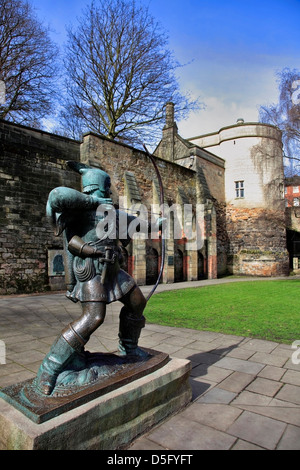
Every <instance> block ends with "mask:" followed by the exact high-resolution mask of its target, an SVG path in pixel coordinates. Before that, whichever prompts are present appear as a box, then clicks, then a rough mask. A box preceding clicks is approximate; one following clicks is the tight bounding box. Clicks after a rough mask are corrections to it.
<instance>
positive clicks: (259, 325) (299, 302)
mask: <svg viewBox="0 0 300 470" xmlns="http://www.w3.org/2000/svg"><path fill="white" fill-rule="evenodd" d="M145 316H146V318H147V321H148V322H149V323H158V324H160V325H168V326H174V327H184V328H192V329H196V330H206V331H215V332H221V333H224V334H233V335H238V336H247V337H252V338H261V339H267V340H271V341H277V342H281V343H287V344H291V343H292V342H293V341H295V340H297V339H298V340H300V280H298V279H287V280H278V281H277V280H276V281H271V280H268V281H241V282H235V283H226V284H219V285H214V286H204V287H197V288H187V289H180V290H173V291H166V292H163V293H160V294H156V295H154V296H153V297H152V298H151V300H150V301H149V303H148V305H147V308H146V310H145Z"/></svg>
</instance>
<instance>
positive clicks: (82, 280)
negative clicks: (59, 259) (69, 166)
mask: <svg viewBox="0 0 300 470" xmlns="http://www.w3.org/2000/svg"><path fill="white" fill-rule="evenodd" d="M52 193H53V194H52ZM52 193H50V196H49V199H48V208H49V209H48V211H50V212H52V215H53V213H55V214H56V221H57V222H58V226H59V228H58V232H59V233H61V232H62V231H63V230H64V244H65V271H66V282H67V284H68V285H69V286H72V287H73V290H72V291H71V290H70V291H69V292H68V294H67V296H68V298H69V299H71V300H73V301H74V302H77V301H80V302H101V301H103V300H104V298H103V286H104V291H105V294H106V295H105V302H106V303H111V302H114V301H115V300H119V299H120V298H122V297H123V296H124V295H126V294H127V293H128V292H129V291H130V290H131V289H132V288H133V287H134V286H136V283H135V281H134V279H133V278H132V277H131V276H130V275H129V274H128V273H126V272H125V271H124V270H123V269H121V268H120V262H121V259H122V254H121V248H120V244H121V245H122V246H123V247H125V246H126V245H128V243H129V242H130V237H129V235H128V227H129V224H130V222H131V221H132V220H133V219H134V218H135V217H132V216H128V215H127V214H125V216H124V213H121V212H120V211H119V210H115V209H114V208H113V205H112V202H111V201H110V200H107V199H106V200H105V201H104V204H103V205H100V206H99V201H95V200H94V199H92V198H91V196H89V195H87V194H83V193H80V192H78V191H76V190H73V189H70V188H56V189H55V190H54V191H53V192H52ZM99 208H100V210H99ZM105 209H107V210H105ZM109 211H111V216H110V217H107V213H108V212H109ZM104 214H105V215H104ZM121 215H122V217H121ZM121 219H122V226H121V225H120V220H121ZM106 221H107V223H106ZM74 236H78V237H80V239H81V240H82V241H83V242H85V243H86V244H88V245H89V246H91V247H93V248H95V249H96V250H97V255H93V256H80V255H74V254H72V253H71V252H70V250H69V249H68V243H69V242H70V240H71V239H72V238H73V237H74ZM107 248H109V258H110V259H111V262H109V263H105V262H103V261H102V262H101V259H102V258H105V257H106V252H107ZM98 253H99V254H98ZM104 269H105V270H106V272H105V278H104V282H103V284H102V279H101V278H102V274H103V270H104Z"/></svg>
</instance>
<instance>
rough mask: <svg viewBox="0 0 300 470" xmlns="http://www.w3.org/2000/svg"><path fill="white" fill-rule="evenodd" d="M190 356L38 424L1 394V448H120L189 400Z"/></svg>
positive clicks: (173, 360)
mask: <svg viewBox="0 0 300 470" xmlns="http://www.w3.org/2000/svg"><path fill="white" fill-rule="evenodd" d="M189 374H190V361H187V360H185V359H173V358H172V359H170V361H169V362H167V364H166V365H164V366H163V367H162V368H160V369H158V370H156V371H154V372H152V373H150V374H148V375H146V376H144V377H142V378H139V379H137V380H135V381H133V382H131V383H128V384H126V385H124V386H123V387H120V388H118V389H116V390H114V391H111V392H109V393H107V394H105V395H104V396H100V397H98V398H96V399H94V400H91V401H89V402H88V403H85V404H84V405H81V406H79V407H76V408H75V409H72V410H70V411H67V412H66V413H63V414H62V415H60V416H57V417H54V418H52V419H50V420H48V421H46V422H44V423H41V424H37V423H35V422H33V421H32V420H31V419H30V418H29V417H27V416H26V415H25V414H23V413H21V412H20V411H18V410H17V409H16V408H15V407H13V406H12V405H10V404H9V403H7V402H6V401H4V400H3V399H0V450H115V449H119V448H124V447H126V446H127V445H129V443H130V442H132V440H134V439H135V438H136V437H137V436H139V435H140V434H142V433H144V432H146V431H148V430H149V429H151V428H152V427H153V426H154V425H156V424H158V423H159V422H160V421H162V420H163V419H165V418H167V417H168V416H170V415H171V414H173V413H175V412H177V411H178V410H180V409H181V408H183V407H184V406H186V405H187V404H188V403H189V401H190V400H191V396H192V394H191V388H190V384H189Z"/></svg>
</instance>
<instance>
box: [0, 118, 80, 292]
mask: <svg viewBox="0 0 300 470" xmlns="http://www.w3.org/2000/svg"><path fill="white" fill-rule="evenodd" d="M66 160H79V143H78V142H75V141H72V140H69V139H65V138H63V137H59V136H55V135H52V134H48V133H45V132H42V131H38V130H35V129H31V128H27V127H24V126H20V125H15V124H12V123H8V122H5V121H0V295H1V294H14V293H24V292H33V291H43V290H44V289H45V288H47V286H48V284H49V278H48V261H49V254H50V253H52V254H55V253H58V254H59V253H60V250H61V249H62V242H61V238H57V237H55V236H54V234H53V228H52V227H51V226H50V224H49V221H48V220H47V219H46V217H45V208H46V202H47V197H48V194H49V192H50V191H51V190H52V189H53V188H54V187H56V186H70V187H75V188H76V187H79V179H78V178H77V176H75V175H74V173H73V172H71V171H66ZM50 257H51V256H50ZM49 268H50V266H49ZM53 274H54V273H53ZM62 279H63V278H62V276H60V277H58V278H57V279H56V276H54V275H53V277H52V281H53V282H54V283H55V282H56V281H59V283H58V285H57V287H58V288H60V287H61V282H62Z"/></svg>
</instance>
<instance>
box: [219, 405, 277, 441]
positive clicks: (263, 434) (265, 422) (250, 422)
mask: <svg viewBox="0 0 300 470" xmlns="http://www.w3.org/2000/svg"><path fill="white" fill-rule="evenodd" d="M285 428H286V424H285V423H282V422H280V421H276V420H274V419H271V418H267V417H265V416H261V415H258V414H256V413H251V412H249V411H244V412H243V413H242V414H241V415H240V416H239V417H238V418H237V420H236V421H235V422H234V423H233V424H232V426H230V427H229V429H228V431H227V432H228V433H229V434H232V435H234V436H237V437H239V438H241V439H243V440H245V441H248V442H251V443H253V444H256V445H260V446H262V447H264V448H265V449H269V450H273V449H275V448H276V445H277V444H278V442H279V441H280V439H281V437H282V435H283V433H284V431H285Z"/></svg>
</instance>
